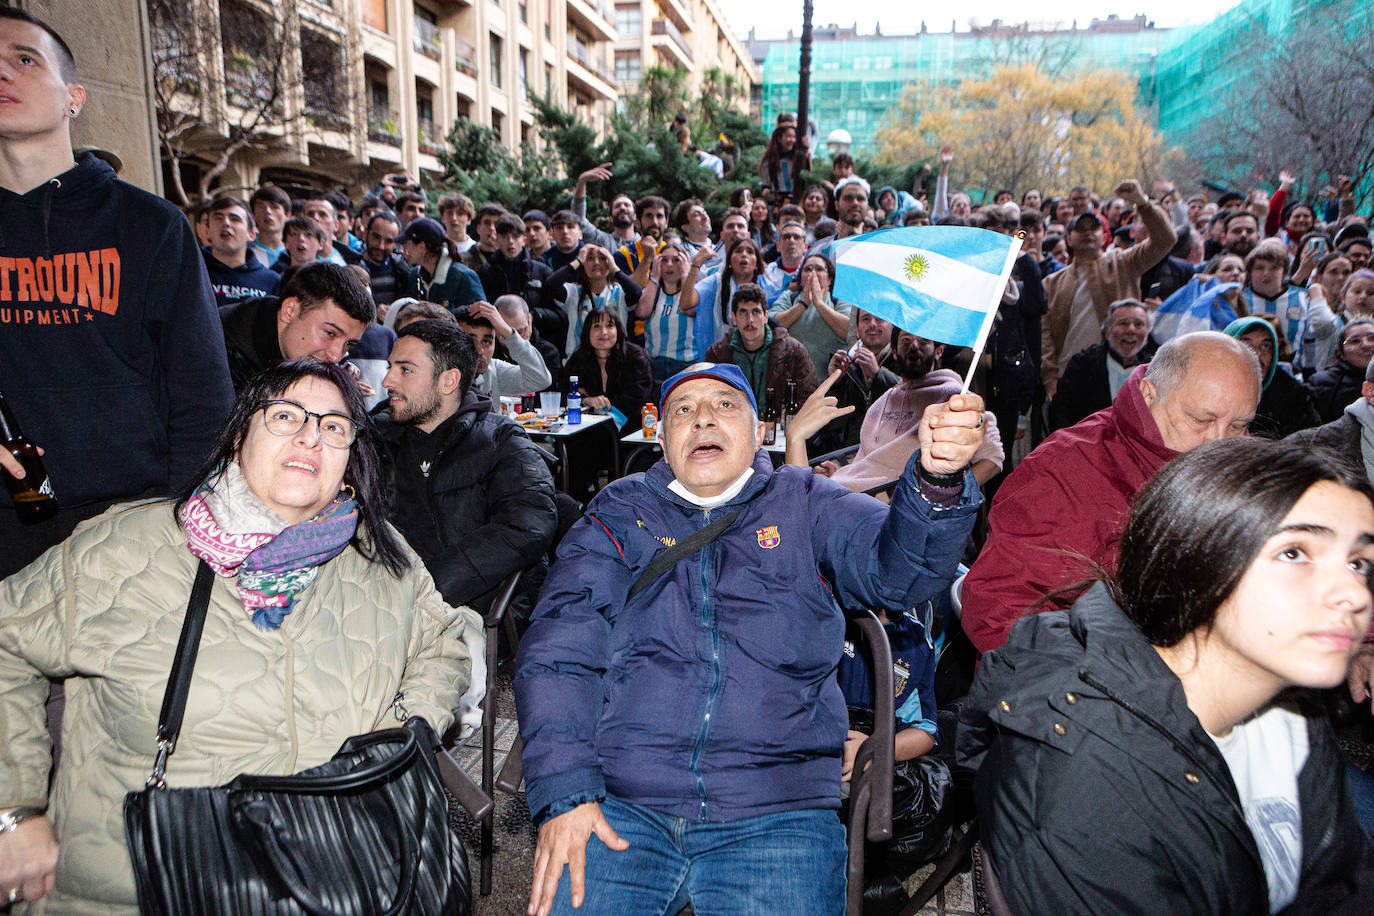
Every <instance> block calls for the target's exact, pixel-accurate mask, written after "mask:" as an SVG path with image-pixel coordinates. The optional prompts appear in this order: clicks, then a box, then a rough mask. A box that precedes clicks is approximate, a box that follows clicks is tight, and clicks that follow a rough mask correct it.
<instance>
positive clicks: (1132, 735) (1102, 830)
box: [958, 585, 1374, 916]
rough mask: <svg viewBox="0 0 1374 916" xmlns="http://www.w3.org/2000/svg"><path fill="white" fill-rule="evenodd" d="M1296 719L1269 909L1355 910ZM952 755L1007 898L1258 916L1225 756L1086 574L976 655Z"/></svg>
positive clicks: (1368, 861)
mask: <svg viewBox="0 0 1374 916" xmlns="http://www.w3.org/2000/svg"><path fill="white" fill-rule="evenodd" d="M1308 722H1309V724H1308V740H1309V744H1310V749H1309V753H1308V757H1307V763H1306V764H1305V765H1304V766H1303V769H1302V772H1301V773H1299V774H1298V795H1299V807H1300V808H1301V811H1302V877H1301V879H1300V883H1299V887H1298V894H1297V897H1296V899H1295V900H1294V901H1293V903H1292V904H1291V905H1289V906H1288V907H1286V908H1285V909H1284V910H1283V911H1282V912H1283V913H1284V914H1296V913H1320V914H1322V916H1333V914H1344V913H1351V914H1353V913H1367V912H1369V906H1370V903H1369V902H1370V900H1371V899H1374V897H1371V896H1370V894H1371V893H1374V847H1371V845H1370V841H1369V839H1368V837H1366V836H1365V834H1364V833H1363V831H1361V830H1360V827H1359V825H1358V824H1357V823H1356V820H1355V813H1354V810H1353V809H1352V807H1351V802H1350V796H1349V791H1348V789H1347V787H1346V781H1345V778H1344V774H1343V764H1342V758H1341V756H1340V752H1339V750H1338V749H1337V746H1336V741H1335V737H1334V735H1333V734H1332V732H1331V729H1330V727H1329V726H1328V725H1327V723H1326V721H1325V720H1324V719H1321V718H1320V717H1318V718H1309V720H1308ZM958 753H959V760H960V763H961V764H964V765H966V766H969V767H972V768H977V769H978V774H977V778H976V782H975V786H974V792H975V796H976V801H977V805H978V815H979V819H980V821H981V825H982V828H981V829H982V842H983V843H984V845H985V847H986V848H987V850H988V856H989V858H990V860H991V862H992V864H993V868H994V871H995V874H996V875H997V878H998V881H999V882H1000V884H1001V886H1002V890H1003V892H1004V894H1005V895H1006V898H1007V902H1008V903H1009V904H1010V906H1011V909H1012V911H1013V912H1015V913H1021V914H1039V913H1111V914H1114V916H1116V914H1158V913H1190V914H1192V913H1207V914H1227V916H1254V914H1261V913H1267V912H1269V895H1268V889H1267V883H1266V880H1265V875H1264V867H1263V865H1262V863H1261V861H1260V856H1259V850H1258V847H1257V846H1256V844H1255V840H1254V838H1253V836H1252V834H1251V833H1250V829H1249V828H1248V827H1247V826H1246V822H1245V817H1244V814H1243V812H1242V810H1241V807H1240V801H1239V797H1238V796H1237V794H1236V789H1235V783H1234V782H1233V781H1232V779H1231V773H1230V770H1229V769H1228V768H1227V766H1226V761H1225V760H1224V759H1223V758H1222V756H1221V753H1220V751H1218V750H1217V747H1216V745H1215V744H1214V743H1213V741H1212V740H1211V738H1210V737H1209V736H1208V735H1207V733H1206V732H1205V731H1203V728H1202V725H1201V724H1200V723H1199V722H1198V720H1197V717H1196V716H1194V715H1193V713H1192V711H1191V710H1189V708H1188V705H1187V702H1186V700H1185V698H1184V694H1183V686H1182V684H1181V683H1180V682H1179V680H1178V678H1177V677H1176V676H1175V675H1174V674H1173V672H1172V671H1170V670H1169V668H1168V667H1167V666H1166V665H1165V664H1164V662H1163V660H1162V659H1161V658H1160V657H1159V655H1158V654H1157V653H1156V652H1155V651H1154V650H1153V648H1151V646H1150V645H1149V644H1148V643H1147V642H1146V641H1145V639H1144V638H1143V637H1142V636H1141V635H1140V634H1139V632H1138V631H1137V630H1136V629H1135V628H1134V627H1133V626H1132V625H1131V623H1130V621H1129V620H1127V619H1126V616H1125V615H1124V614H1123V613H1122V612H1121V610H1120V609H1119V608H1117V606H1116V605H1115V604H1114V603H1113V602H1112V600H1111V598H1110V597H1109V596H1108V594H1107V591H1106V588H1105V587H1104V586H1102V585H1097V586H1094V587H1093V588H1092V589H1091V590H1089V591H1088V592H1087V593H1086V594H1084V596H1083V597H1082V598H1080V599H1079V600H1078V602H1077V603H1076V604H1075V605H1074V606H1073V607H1072V608H1070V609H1069V610H1068V611H1061V612H1054V613H1045V614H1033V615H1031V616H1029V617H1027V618H1025V619H1024V620H1022V621H1021V622H1020V623H1019V624H1017V626H1016V628H1015V629H1014V630H1012V633H1011V638H1010V640H1009V641H1008V643H1007V645H1006V646H1005V647H1003V648H1001V649H998V650H996V651H994V652H991V653H989V654H987V655H985V656H983V661H982V664H981V666H980V669H979V672H978V677H977V680H976V681H975V682H974V686H973V690H972V692H971V693H970V695H969V698H968V701H967V705H966V707H965V710H964V712H963V713H962V714H961V722H960V734H959V748H958Z"/></svg>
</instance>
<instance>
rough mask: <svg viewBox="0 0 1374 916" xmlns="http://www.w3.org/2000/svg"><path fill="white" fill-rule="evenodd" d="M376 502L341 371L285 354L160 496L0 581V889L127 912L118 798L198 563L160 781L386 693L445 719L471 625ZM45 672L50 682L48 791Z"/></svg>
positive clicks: (259, 748) (148, 727) (273, 768)
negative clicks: (55, 687) (184, 692)
mask: <svg viewBox="0 0 1374 916" xmlns="http://www.w3.org/2000/svg"><path fill="white" fill-rule="evenodd" d="M382 494H383V490H382V486H381V466H380V462H379V458H378V453H377V448H376V444H375V441H374V434H373V432H372V428H371V426H370V425H369V423H368V420H367V413H366V409H365V407H364V402H363V398H362V395H361V394H360V392H359V390H358V386H357V383H356V382H355V381H354V380H353V378H352V377H351V376H350V375H349V373H348V372H347V371H345V370H344V369H341V368H339V367H338V366H334V365H328V364H325V363H321V362H318V361H316V360H310V359H306V360H298V361H293V362H288V363H283V364H282V365H280V366H277V367H275V368H272V369H268V370H266V371H265V372H263V373H261V374H260V375H258V376H257V377H256V378H254V379H253V380H252V381H251V382H250V383H249V384H248V385H247V386H246V387H245V388H244V389H243V391H242V393H241V394H240V397H239V399H238V403H237V404H236V405H235V407H234V411H233V414H232V415H231V417H230V419H229V424H228V426H227V428H226V429H225V430H224V431H223V432H222V433H221V435H220V437H219V440H218V442H217V444H216V447H215V450H214V452H213V454H212V455H211V457H210V459H209V461H208V462H207V463H206V464H205V466H204V468H203V470H202V473H201V474H200V475H199V477H198V479H197V482H196V483H195V484H194V485H193V486H192V487H191V488H190V489H189V490H187V491H186V492H184V493H182V494H181V495H180V497H179V498H177V499H176V500H175V501H167V500H159V501H150V502H142V503H131V504H126V505H122V506H117V507H115V508H114V509H111V510H110V511H109V512H107V513H105V514H104V515H102V516H100V517H98V518H96V519H93V520H91V521H88V522H85V523H83V524H82V525H81V526H80V527H78V528H77V529H76V531H75V533H73V534H72V536H71V537H70V538H68V540H67V541H65V542H64V543H62V544H59V545H57V546H56V547H53V548H52V549H51V550H49V551H48V552H47V553H45V554H44V555H43V556H41V557H40V558H39V559H37V560H36V561H34V562H33V563H32V564H31V565H29V566H28V567H26V568H25V569H23V570H21V571H20V572H18V573H16V574H15V575H13V576H11V577H10V578H8V579H6V580H4V581H3V582H0V723H3V727H4V732H3V734H0V746H2V747H3V748H4V750H3V754H0V793H3V797H2V798H0V804H2V805H6V806H14V805H17V806H19V807H18V808H14V809H11V811H12V812H13V811H17V812H18V823H17V824H13V825H11V826H10V828H9V829H4V830H0V894H4V895H6V896H7V897H9V898H13V899H24V900H28V901H34V900H38V899H39V898H45V899H44V900H43V903H42V904H40V909H46V911H48V912H63V913H67V912H92V911H95V910H96V909H98V910H99V911H100V912H102V913H109V914H125V913H128V914H132V913H136V912H137V905H138V900H137V895H136V892H135V887H134V875H133V871H132V866H131V864H130V859H129V854H128V851H127V849H126V846H125V837H124V828H123V818H122V817H121V806H122V804H123V800H124V795H125V793H126V792H129V791H131V790H137V789H141V788H142V787H143V785H144V780H145V778H146V777H147V776H148V773H149V772H150V771H151V769H152V767H153V762H154V757H155V756H156V752H157V726H158V715H159V710H160V706H161V703H162V697H163V693H164V690H165V688H166V685H167V680H168V677H169V674H170V669H171V664H172V658H173V656H174V654H175V649H176V646H177V641H178V638H179V636H180V633H181V628H182V622H183V620H184V619H185V616H186V609H187V602H188V599H189V597H190V593H191V586H192V582H193V580H194V578H195V575H196V569H197V567H198V565H199V563H200V562H201V561H202V560H204V561H205V562H206V563H207V564H208V565H209V566H210V568H211V569H212V570H213V571H214V573H215V576H214V582H213V585H212V588H211V592H210V599H209V607H208V611H207V614H206V621H205V626H204V632H203V635H202V636H201V639H200V648H199V657H198V659H197V661H196V665H195V669H194V673H193V676H192V679H191V687H190V694H189V699H188V705H187V710H186V719H185V724H184V726H183V728H182V731H181V735H180V739H179V741H178V742H177V745H176V749H175V751H174V752H173V753H172V755H171V758H170V761H169V763H168V767H167V773H168V781H169V783H171V784H172V785H173V786H209V785H220V784H223V783H225V782H228V781H229V780H231V779H233V778H234V777H235V776H236V775H238V774H240V773H252V774H258V775H285V774H292V773H297V772H299V771H301V770H304V769H306V768H309V767H313V766H316V765H319V764H322V763H324V762H325V761H327V760H329V759H330V758H331V757H332V756H333V755H334V754H335V753H336V752H337V751H338V749H339V747H340V745H342V744H343V742H344V741H345V740H346V739H348V738H349V737H351V736H354V735H358V734H362V733H366V732H370V731H374V730H377V729H382V728H389V727H394V726H395V725H396V719H395V718H394V716H393V708H392V704H393V700H394V698H395V697H396V696H397V694H398V693H402V694H404V704H405V707H406V709H407V711H408V712H409V714H411V715H418V716H423V717H424V718H425V719H426V720H428V722H429V723H430V724H431V725H432V726H433V727H434V729H435V730H436V731H437V732H439V733H442V732H443V731H444V730H445V729H446V728H448V726H449V725H450V724H451V723H452V722H453V721H454V717H455V712H456V711H458V710H459V709H460V706H461V704H462V699H464V698H462V695H463V693H464V691H465V690H466V689H467V687H468V685H469V682H470V680H471V679H472V678H471V675H472V671H471V654H472V653H473V652H477V653H478V654H480V651H481V649H480V646H481V621H480V619H479V618H478V617H477V616H476V615H475V614H474V613H473V612H471V611H469V610H467V609H465V608H460V609H456V610H455V609H454V608H451V607H449V606H448V605H446V604H444V602H443V600H442V599H441V598H440V597H439V594H438V592H436V591H435V588H434V583H433V581H432V580H431V578H430V576H429V574H428V573H427V572H426V571H425V568H424V566H423V564H421V563H420V562H418V560H417V558H416V557H415V555H414V554H413V553H412V552H411V550H410V549H409V548H408V547H407V546H406V545H405V543H404V542H403V541H402V540H401V539H400V537H399V536H398V535H397V534H396V532H395V530H394V529H393V528H392V527H391V526H390V525H388V524H387V522H386V521H385V506H384V498H383V495H382ZM47 678H64V679H67V684H68V687H67V706H66V718H65V721H64V723H63V727H62V736H63V749H62V757H61V761H60V763H59V765H58V767H57V772H56V775H55V778H54V779H53V781H52V785H51V788H49V780H48V772H49V769H50V768H51V766H52V755H51V752H50V746H49V738H48V732H47V729H46V728H45V725H44V710H43V699H44V697H45V696H46V694H47ZM466 699H471V700H473V701H475V700H477V699H480V697H470V698H466ZM14 819H15V816H14V815H13V814H11V820H14ZM4 901H5V898H4V897H0V904H3V903H4Z"/></svg>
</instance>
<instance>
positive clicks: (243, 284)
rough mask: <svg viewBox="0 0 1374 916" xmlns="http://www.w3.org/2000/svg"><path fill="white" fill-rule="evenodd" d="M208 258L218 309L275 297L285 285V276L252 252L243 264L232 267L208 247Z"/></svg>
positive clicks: (207, 268) (207, 262) (206, 256)
mask: <svg viewBox="0 0 1374 916" xmlns="http://www.w3.org/2000/svg"><path fill="white" fill-rule="evenodd" d="M201 253H202V254H203V255H205V270H206V271H207V272H208V273H209V274H210V287H211V289H213V290H214V291H215V305H217V306H221V307H222V306H226V305H231V304H233V303H235V302H239V301H241V300H244V299H252V298H255V297H258V296H275V295H276V294H277V287H278V286H280V285H281V274H279V273H277V272H276V271H275V270H273V269H272V268H270V267H264V266H263V265H262V262H261V261H259V260H258V257H257V255H255V254H253V249H252V248H249V249H248V253H247V255H246V256H245V257H244V259H243V263H242V264H240V265H239V266H238V267H230V266H229V265H228V264H225V263H224V262H223V261H221V260H220V259H219V258H217V257H215V253H214V252H213V251H212V250H211V249H210V246H209V245H207V246H205V247H204V248H202V249H201Z"/></svg>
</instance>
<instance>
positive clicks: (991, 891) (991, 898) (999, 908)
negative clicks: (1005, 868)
mask: <svg viewBox="0 0 1374 916" xmlns="http://www.w3.org/2000/svg"><path fill="white" fill-rule="evenodd" d="M975 849H976V850H977V851H976V852H975V853H974V856H975V857H976V858H977V862H978V869H977V870H978V872H979V874H981V875H982V878H983V882H982V887H981V888H976V889H978V890H981V891H982V892H983V900H984V901H985V902H986V903H987V905H988V910H989V911H990V912H991V913H992V916H1012V913H1011V907H1009V906H1007V898H1006V897H1004V896H1002V885H1001V884H1000V883H999V882H998V880H997V873H996V872H995V871H993V869H992V859H991V858H989V857H988V849H987V847H986V846H984V845H983V844H982V843H979V844H978V845H977V846H976V847H975Z"/></svg>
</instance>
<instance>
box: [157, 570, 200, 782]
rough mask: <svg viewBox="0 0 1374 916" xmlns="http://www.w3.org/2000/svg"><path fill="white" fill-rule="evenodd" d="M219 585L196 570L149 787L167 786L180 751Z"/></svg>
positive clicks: (160, 720)
mask: <svg viewBox="0 0 1374 916" xmlns="http://www.w3.org/2000/svg"><path fill="white" fill-rule="evenodd" d="M214 582H215V571H214V570H213V569H211V568H210V564H209V563H206V562H205V561H204V560H201V561H200V565H199V566H198V567H196V581H195V584H194V585H192V586H191V600H190V601H188V602H187V604H186V619H185V621H184V622H183V623H182V625H181V638H180V639H179V640H177V651H176V655H175V656H173V658H172V673H171V676H170V677H168V679H167V690H166V692H165V693H163V695H162V712H161V713H160V714H159V715H158V723H157V761H156V763H154V765H153V774H152V775H151V776H149V777H148V786H149V787H150V788H151V787H154V786H156V787H158V788H161V787H163V786H165V785H166V780H165V776H166V773H167V757H168V755H169V754H171V752H172V749H173V748H174V747H176V743H177V736H179V735H180V734H181V721H182V719H183V718H184V717H185V715H186V696H187V694H188V693H190V691H191V672H192V671H194V670H195V667H196V654H197V652H199V650H200V634H201V632H202V631H203V630H204V629H205V613H206V610H207V609H208V608H209V606H210V587H211V586H212V585H214Z"/></svg>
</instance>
